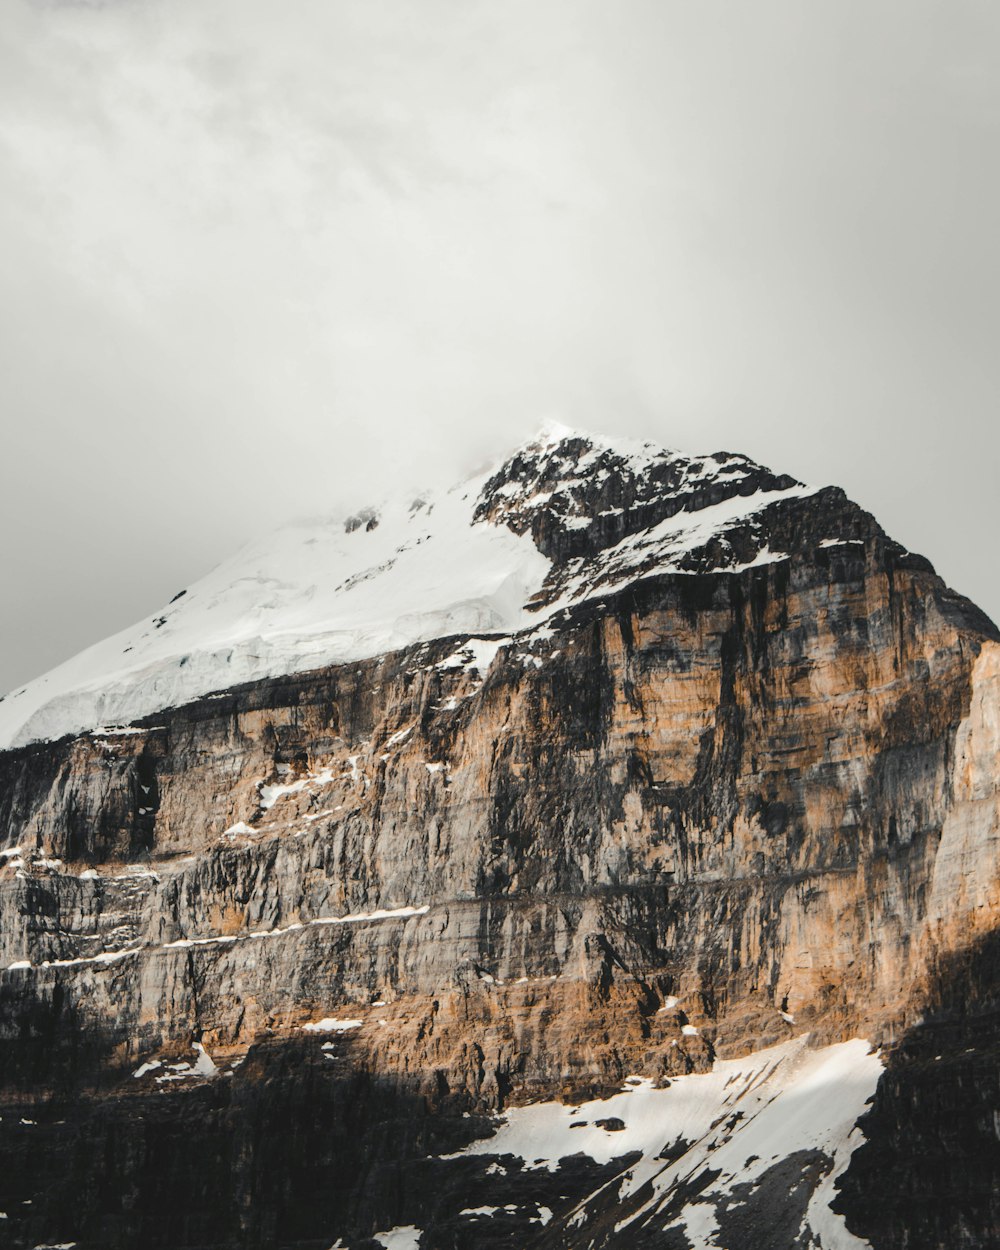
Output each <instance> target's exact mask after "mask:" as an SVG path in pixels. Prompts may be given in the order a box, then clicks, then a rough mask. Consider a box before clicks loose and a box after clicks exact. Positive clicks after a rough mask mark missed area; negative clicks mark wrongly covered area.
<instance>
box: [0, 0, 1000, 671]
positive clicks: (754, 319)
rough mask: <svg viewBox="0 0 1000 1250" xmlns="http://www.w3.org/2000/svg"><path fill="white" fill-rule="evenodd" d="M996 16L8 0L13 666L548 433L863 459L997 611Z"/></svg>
mask: <svg viewBox="0 0 1000 1250" xmlns="http://www.w3.org/2000/svg"><path fill="white" fill-rule="evenodd" d="M998 23H1000V17H998V15H997V13H996V11H995V10H991V9H989V8H988V7H985V6H978V5H975V4H973V3H971V2H969V3H965V2H964V0H963V2H961V3H958V4H953V5H949V6H947V7H944V6H940V5H936V4H931V3H919V4H917V5H916V6H914V5H912V4H909V3H907V4H903V3H902V0H900V2H899V3H887V2H883V3H880V4H877V5H874V6H873V5H870V4H860V3H847V4H844V5H838V6H833V7H825V8H821V7H816V6H802V5H799V4H797V3H791V0H789V2H787V3H773V2H771V0H760V2H755V3H754V4H752V5H746V6H738V7H736V6H731V5H728V4H727V5H723V4H716V3H712V2H711V0H710V2H708V3H705V4H700V5H697V6H691V5H689V4H680V3H672V2H671V0H628V2H627V3H625V4H623V5H619V6H608V5H606V4H604V3H597V2H596V0H572V2H571V0H549V2H547V3H545V4H538V3H527V2H525V0H511V2H509V3H504V4H500V3H496V2H489V3H487V2H484V0H465V2H461V3H460V2H459V0H423V2H422V3H421V4H420V5H413V4H411V3H402V2H401V0H384V2H383V3H379V4H371V3H368V2H365V3H361V2H356V0H339V2H338V3H337V4H334V5H331V4H328V3H319V2H312V0H298V2H297V3H293V4H291V5H282V6H275V5H274V4H272V3H270V2H266V3H265V2H264V0H240V2H239V3H236V2H235V0H171V2H170V3H167V2H166V0H122V2H121V3H113V4H105V5H93V4H53V3H47V4H37V3H36V4H28V3H20V2H18V3H14V4H12V5H10V6H9V8H8V10H7V11H6V12H5V19H4V23H3V25H2V27H0V249H2V256H0V261H2V264H3V272H4V280H5V295H6V298H5V300H4V301H3V306H2V308H0V366H2V367H0V402H2V411H3V413H4V421H5V427H6V430H7V440H6V443H7V447H8V449H9V466H10V467H9V469H8V472H7V477H8V478H9V481H8V482H7V483H6V484H5V490H4V492H3V501H2V504H0V506H2V507H3V509H4V514H3V522H4V525H5V530H6V532H7V533H10V534H15V533H16V534H17V535H18V536H19V537H18V539H17V541H16V542H15V543H14V544H13V550H14V554H12V555H11V556H10V557H9V558H8V569H7V571H6V580H7V584H8V587H9V588H10V594H9V595H8V596H7V598H6V600H5V604H4V608H3V617H2V619H0V630H2V631H3V634H2V636H3V639H4V645H3V649H2V656H3V662H4V664H5V665H6V666H7V668H8V669H9V672H8V673H7V674H6V679H5V674H4V672H3V669H2V668H0V686H4V685H7V684H13V682H15V681H17V680H20V679H22V678H24V677H26V676H28V675H29V674H30V672H31V671H32V670H33V669H37V668H41V667H44V666H45V665H46V664H48V663H51V662H53V661H54V660H55V659H57V658H58V657H59V655H61V654H65V653H68V652H70V651H72V650H73V649H75V648H76V647H77V646H79V645H81V644H82V643H84V642H86V641H88V640H89V638H90V637H96V636H99V635H100V634H103V633H105V632H108V631H110V630H111V629H112V628H115V627H117V626H118V625H120V624H123V623H125V622H126V621H127V620H128V619H130V618H132V617H134V616H136V615H138V614H140V613H141V612H144V611H146V610H147V609H148V608H151V607H152V606H154V605H155V604H157V603H158V602H159V601H160V599H161V598H162V597H163V596H164V595H169V593H172V592H173V590H174V589H177V588H178V586H179V585H180V584H183V582H184V581H186V580H189V579H190V578H192V577H194V576H196V575H197V574H199V573H200V572H202V571H203V570H204V568H205V566H206V565H207V564H209V563H212V562H214V560H216V559H218V558H220V557H222V556H223V555H225V554H226V553H227V552H228V550H230V549H231V548H232V547H233V546H235V545H237V544H238V543H239V542H240V541H241V540H242V539H243V538H244V537H248V536H249V535H250V534H252V533H253V532H255V531H256V530H258V529H261V528H264V527H266V526H269V525H271V524H273V523H276V522H277V521H279V520H281V519H282V518H284V517H286V516H288V515H290V514H292V513H295V512H298V511H315V510H317V509H321V508H328V507H336V506H344V507H351V506H354V505H356V504H357V503H359V502H362V501H363V500H364V499H365V498H367V497H368V496H370V495H371V494H380V493H383V492H384V491H386V490H393V489H397V488H398V487H399V485H400V484H401V483H402V482H404V481H405V482H406V483H407V484H409V483H410V482H412V481H415V480H416V481H419V480H443V479H447V478H452V477H454V476H456V475H458V474H460V473H461V472H463V471H464V470H465V469H466V468H468V467H470V466H471V465H472V464H473V463H475V462H478V461H480V460H481V459H483V458H484V457H486V456H487V455H493V454H498V453H499V452H501V451H503V450H504V449H505V448H506V447H507V446H509V445H510V444H512V443H513V442H516V441H517V440H519V439H521V438H523V437H526V436H527V435H528V434H529V433H530V432H531V431H532V430H533V429H534V428H535V427H536V426H537V425H538V424H539V422H540V420H541V419H542V418H544V417H547V416H550V415H557V416H560V417H562V418H563V419H565V420H567V421H569V422H571V423H574V422H575V423H579V424H582V425H584V426H589V427H592V428H603V429H609V430H612V431H614V430H621V431H622V432H627V433H632V434H640V435H644V436H646V437H650V438H655V439H658V440H660V441H662V442H665V443H667V444H674V445H681V446H688V447H694V448H701V447H713V446H727V447H729V448H732V449H739V450H745V451H748V452H749V453H751V454H754V455H757V456H758V457H760V458H762V459H764V460H765V461H771V462H772V463H774V464H775V465H777V466H778V467H780V468H783V469H787V470H789V471H791V472H794V473H797V474H799V475H800V476H806V477H809V478H816V477H826V478H831V479H834V480H839V481H841V482H842V483H843V484H844V485H846V486H847V487H848V489H850V490H851V491H852V492H853V493H854V494H855V495H857V496H858V497H860V498H861V499H862V501H863V502H864V503H866V504H867V505H868V506H870V507H872V508H873V509H874V510H876V511H877V512H878V513H879V515H880V516H882V517H883V519H884V521H885V522H886V524H887V525H888V527H889V528H890V529H893V530H894V531H895V532H897V533H898V534H899V535H900V537H902V538H903V539H904V541H907V542H909V543H911V544H912V545H913V546H915V547H920V546H923V547H924V548H925V549H927V550H928V553H929V554H930V555H931V556H932V557H933V558H935V559H937V560H938V561H939V562H941V563H942V564H944V565H945V567H944V571H945V573H946V574H947V575H948V576H949V577H951V578H952V579H953V580H954V581H956V582H957V583H958V584H959V586H960V587H961V588H962V589H966V590H971V591H973V592H975V593H976V594H978V595H979V597H980V598H981V599H982V600H983V601H984V602H985V605H986V606H987V607H990V606H993V607H994V610H996V608H1000V599H997V601H996V602H995V604H993V605H991V604H990V602H989V598H990V595H992V594H993V593H994V592H993V591H992V590H991V589H990V587H988V586H987V585H986V583H985V579H984V578H980V575H979V571H978V570H979V566H980V564H981V563H982V551H981V549H978V548H976V547H975V545H972V546H970V544H969V543H968V542H967V541H965V537H964V536H965V535H966V534H967V533H968V531H969V529H970V528H971V529H973V530H975V529H976V528H978V529H979V530H980V531H981V532H987V531H988V530H989V529H990V528H991V527H992V525H994V524H995V522H996V516H995V505H994V504H993V499H994V497H995V492H994V491H993V490H992V482H993V480H994V479H993V477H992V476H991V475H992V474H993V473H994V472H995V468H996V460H997V445H996V441H995V436H994V435H993V434H992V433H991V432H990V430H989V429H987V428H986V422H987V420H989V421H992V411H993V406H994V403H995V401H994V396H995V393H996V365H995V363H994V356H995V352H994V350H993V343H994V342H995V331H996V328H997V327H996V321H997V316H996V313H997V307H996V291H997V290H998V289H1000V287H998V282H997V279H998V278H1000V274H998V272H997V268H998V260H997V249H996V248H995V246H994V245H993V242H992V239H993V231H994V224H993V223H994V222H995V220H996V218H997V213H998V209H1000V203H998V199H1000V185H998V179H997V177H996V175H995V171H994V164H995V162H992V161H991V160H990V159H989V153H990V152H991V151H992V150H993V149H994V148H995V144H996V139H997V129H998V116H1000V113H998V110H1000V90H998V87H997V85H996V78H995V75H994V74H992V73H991V72H990V62H991V56H990V52H989V49H990V48H995V46H996V38H997V34H998V30H997V27H998ZM980 427H982V428H980ZM963 440H964V442H965V444H966V446H965V447H963V445H962V443H963ZM971 448H974V451H973V452H972V454H970V451H969V449H971ZM928 499H933V500H935V501H936V503H937V507H936V508H934V509H929V508H928V506H927V501H928ZM175 583H176V585H175ZM66 604H72V611H69V612H67V610H66V607H65V605H66ZM60 605H62V608H60Z"/></svg>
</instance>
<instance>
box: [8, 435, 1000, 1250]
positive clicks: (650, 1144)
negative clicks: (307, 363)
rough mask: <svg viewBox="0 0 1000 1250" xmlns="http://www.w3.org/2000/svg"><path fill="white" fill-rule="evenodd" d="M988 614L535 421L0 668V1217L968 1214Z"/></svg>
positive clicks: (335, 1228) (85, 1225) (886, 562)
mask: <svg viewBox="0 0 1000 1250" xmlns="http://www.w3.org/2000/svg"><path fill="white" fill-rule="evenodd" d="M998 642H1000V636H998V633H997V630H996V629H995V627H994V626H993V625H992V623H991V622H989V621H988V620H987V619H986V618H985V617H984V616H983V614H982V613H980V612H979V611H978V610H977V609H976V608H975V607H974V606H973V605H972V604H970V603H969V602H968V601H967V600H965V599H963V598H961V597H960V596H958V595H956V594H954V593H953V592H951V591H949V590H948V589H947V587H946V586H945V585H944V584H943V583H942V582H941V580H940V579H939V578H938V577H937V576H936V574H935V573H934V571H933V569H932V568H931V566H930V565H929V564H928V563H927V561H926V560H924V559H922V558H921V557H919V556H917V555H914V554H913V553H911V552H909V551H907V550H906V548H904V547H902V546H900V545H899V544H898V543H896V542H894V541H892V540H891V539H890V538H888V537H887V536H886V535H885V533H884V532H883V531H882V529H881V528H880V527H879V525H878V523H877V522H876V521H875V520H874V518H873V517H871V516H870V515H869V514H868V513H866V512H864V511H863V510H862V509H861V508H859V507H858V506H857V505H856V504H854V503H852V502H851V501H850V500H848V499H847V498H846V496H845V495H844V494H843V492H842V491H840V490H838V489H836V488H833V487H827V488H822V489H816V488H811V487H807V486H804V485H803V484H801V483H799V482H797V481H795V480H794V479H793V478H791V477H787V476H782V475H778V474H775V473H772V472H770V471H769V470H767V469H765V468H763V467H762V466H760V465H757V464H754V463H753V462H752V461H750V460H748V459H746V458H745V457H742V456H737V455H730V454H727V453H716V454H713V455H708V456H685V455H681V454H678V453H674V452H666V451H662V450H660V449H657V448H655V447H652V446H650V445H648V444H637V443H630V442H624V441H621V440H607V439H599V438H595V437H591V436H585V435H582V434H575V433H573V432H571V431H567V430H563V429H551V430H548V431H546V432H545V433H544V434H543V435H541V436H540V437H539V438H538V439H536V440H534V441H533V442H531V443H530V444H528V445H526V446H525V447H523V448H521V449H519V450H518V451H517V452H515V453H514V454H513V455H512V456H511V457H510V458H509V459H508V460H506V461H505V462H504V463H503V464H501V465H498V466H495V467H494V468H493V469H491V470H490V471H487V472H484V473H482V474H480V475H479V476H477V477H476V478H473V479H471V480H470V481H468V482H465V483H463V484H461V485H460V486H458V487H456V488H454V489H453V490H451V491H448V492H444V493H442V494H440V495H426V496H421V497H419V498H414V499H401V500H394V501H389V502H387V503H385V504H383V505H381V506H376V507H372V508H370V509H366V510H364V511H362V512H360V513H357V514H355V515H353V516H350V517H334V518H328V519H323V520H319V521H316V522H312V523H310V524H303V525H298V526H294V527H291V528H289V529H286V530H283V531H281V532H280V533H278V534H276V535H274V536H273V537H271V538H269V539H268V540H266V541H264V542H261V543H259V544H256V545H254V546H252V547H249V548H247V549H246V550H245V551H243V552H241V553H240V554H238V555H237V556H236V557H235V558H234V559H233V560H231V561H229V562H228V563H226V564H224V565H222V566H220V567H219V568H218V569H217V570H215V571H214V572H213V573H211V574H210V575H209V576H208V577H206V578H205V579H203V580H202V581H201V582H198V583H196V584H193V585H191V586H189V587H188V588H187V589H186V590H185V591H183V592H181V593H180V594H179V595H178V596H176V597H175V599H174V600H173V601H172V602H171V603H170V604H169V605H167V607H165V608H164V609H163V610H162V611H161V612H160V613H158V614H157V615H156V616H155V617H153V618H151V619H149V620H146V621H144V622H141V623H140V624H139V625H137V626H135V627H134V628H132V629H129V630H126V631H125V632H124V633H122V634H119V635H117V636H115V637H114V638H111V639H109V640H107V641H106V642H104V643H101V644H99V645H98V646H96V647H92V648H90V649H89V650H87V651H85V652H83V653H82V654H81V655H80V656H78V657H76V658H75V659H73V660H71V661H69V662H68V663H67V664H64V665H62V666H60V667H59V668H57V669H55V670H53V671H52V672H51V673H49V674H47V675H46V676H44V677H42V678H40V679H38V680H37V681H35V682H32V683H30V684H29V685H28V686H26V687H24V688H23V689H21V690H18V691H14V692H12V693H11V694H9V695H8V696H7V697H6V698H5V699H4V700H3V701H2V702H0V747H2V750H0V821H2V829H3V831H4V845H5V847H6V849H5V850H3V851H2V853H0V855H2V863H3V867H2V869H0V966H2V968H3V969H4V971H3V972H2V973H0V1074H2V1078H3V1083H2V1091H3V1092H2V1101H3V1104H4V1105H3V1107H2V1108H0V1115H2V1118H0V1157H2V1164H3V1166H2V1167H0V1211H2V1212H3V1213H4V1215H5V1217H6V1218H4V1219H0V1244H2V1245H10V1246H18V1247H20V1246H24V1247H38V1246H53V1245H75V1246H77V1247H80V1248H81V1250H89V1248H91V1247H93V1248H95V1250H96V1248H98V1247H99V1248H101V1250H104V1248H107V1250H124V1248H126V1247H133V1246H136V1247H138V1246H142V1247H170V1248H172V1250H177V1248H179V1247H185V1248H188V1250H193V1248H195V1247H199V1248H201V1250H209V1248H211V1250H235V1248H236V1247H260V1248H263V1247H288V1248H292V1247H296V1248H299V1250H304V1248H306V1247H309V1248H315V1250H330V1247H331V1246H335V1247H338V1248H341V1250H344V1248H349V1250H373V1248H374V1247H377V1246H382V1247H384V1250H407V1248H413V1247H420V1250H467V1248H468V1250H471V1248H478V1247H496V1248H498V1250H499V1248H500V1247H510V1248H514V1247H517V1248H518V1250H524V1248H526V1247H538V1248H539V1250H545V1248H555V1247H565V1248H574V1250H575V1248H577V1247H579V1248H580V1250H584V1248H587V1250H590V1248H593V1250H599V1248H603V1247H607V1248H609V1250H611V1248H619V1247H622V1248H623V1247H648V1248H650V1250H652V1248H653V1247H658V1248H661V1247H665V1248H669V1250H691V1248H694V1250H701V1248H702V1247H706V1248H708V1247H717V1248H719V1250H722V1248H727V1250H753V1248H755V1247H760V1248H761V1250H764V1248H765V1247H766V1248H768V1250H785V1248H786V1247H787V1248H789V1250H790V1248H792V1247H802V1248H806V1247H821V1248H822V1250H842V1248H843V1250H846V1248H849V1247H850V1248H857V1247H861V1246H865V1245H868V1246H871V1247H874V1248H875V1250H881V1248H882V1247H886V1248H888V1247H893V1248H895V1247H899V1248H901V1250H902V1248H904V1247H905V1248H906V1250H911V1248H912V1247H917V1246H919V1247H921V1248H922V1250H923V1248H927V1250H934V1248H935V1247H942V1248H944V1247H948V1248H949V1250H951V1248H954V1247H970V1248H971V1247H980V1246H987V1245H991V1244H996V1243H997V1241H998V1240H1000V1133H998V1132H997V1131H996V1127H995V1126H996V1111H995V1109H996V1108H998V1107H1000V1088H998V1086H1000V1079H998V1076H997V1073H998V1071H1000V1067H998V1064H997V1058H998V1055H997V1051H998V1040H1000V1030H998V1002H997V998H998V995H997V988H996V987H997V976H996V964H995V949H996V934H997V931H998V922H997V915H998V904H1000V873H998V866H997V853H998V849H1000V848H998V841H1000V802H998V779H1000V647H998Z"/></svg>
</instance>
